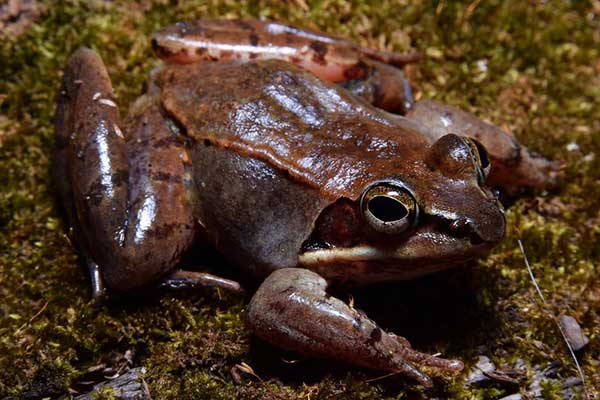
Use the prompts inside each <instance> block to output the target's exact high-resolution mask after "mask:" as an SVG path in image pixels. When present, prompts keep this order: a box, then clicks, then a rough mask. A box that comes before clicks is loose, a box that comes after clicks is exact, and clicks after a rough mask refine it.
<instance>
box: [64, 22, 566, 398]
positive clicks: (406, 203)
mask: <svg viewBox="0 0 600 400" xmlns="http://www.w3.org/2000/svg"><path fill="white" fill-rule="evenodd" d="M151 43H152V46H153V48H154V52H155V54H156V55H158V57H159V58H160V59H162V60H163V62H162V64H160V65H159V66H157V67H155V68H154V69H152V70H151V72H150V74H149V78H148V81H147V83H146V84H145V89H144V91H143V93H142V95H141V96H140V97H139V98H138V99H137V100H135V101H134V102H133V103H132V104H131V106H130V107H129V111H128V114H127V116H126V117H125V118H124V119H121V117H120V114H119V108H118V105H117V99H116V96H115V93H114V91H113V87H112V83H111V80H110V77H109V75H108V72H107V69H106V66H105V65H104V63H103V61H102V59H101V58H100V56H99V55H98V54H97V53H96V52H95V51H93V50H91V49H88V48H80V49H78V50H77V51H75V52H74V53H73V54H72V55H71V56H70V58H69V60H68V62H67V66H66V69H65V72H64V75H63V80H62V86H61V88H60V91H59V94H58V97H57V106H56V117H55V137H56V145H55V162H54V173H55V179H56V186H57V192H58V195H59V197H60V201H61V203H62V205H63V206H64V209H65V211H66V217H67V220H68V226H69V236H70V237H71V238H72V241H73V243H74V244H75V246H76V247H77V249H78V251H79V253H80V254H81V257H82V259H83V260H84V262H85V264H86V265H87V268H88V270H89V274H90V278H91V282H92V291H93V295H94V297H95V298H101V297H102V296H104V295H105V293H106V291H107V290H110V291H114V292H121V293H134V292H136V291H137V290H140V289H143V288H151V287H162V288H175V289H176V288H184V287H185V288H190V287H191V288H201V287H209V286H216V287H218V288H220V289H223V290H227V291H230V292H232V293H237V294H240V295H245V294H246V292H245V288H244V287H243V286H242V285H241V284H240V283H239V282H237V281H234V280H231V279H226V278H223V277H220V276H217V275H213V274H209V273H206V272H200V271H195V270H189V269H188V270H186V269H185V268H184V266H183V265H181V261H182V258H183V257H184V255H185V254H186V253H188V252H189V251H191V250H192V249H206V248H209V247H210V248H213V249H216V251H218V252H219V253H220V254H222V255H223V256H224V257H225V259H227V260H228V261H229V262H230V263H231V264H232V265H234V266H236V267H238V268H239V269H240V270H241V271H244V272H245V273H247V274H249V275H251V276H253V277H254V278H255V279H256V280H257V281H258V282H261V283H260V285H259V286H258V289H256V291H255V292H254V293H253V294H252V295H251V298H250V301H249V304H248V307H247V310H246V320H247V325H248V327H249V329H250V330H251V331H252V332H253V333H254V334H255V335H256V336H257V337H259V338H261V339H263V340H264V341H267V342H269V343H271V344H273V345H275V346H278V347H280V348H282V349H285V350H289V351H293V352H296V353H299V354H302V355H305V356H308V357H319V358H330V359H335V360H339V361H342V362H346V363H350V364H354V365H356V366H359V367H364V368H369V369H374V370H380V371H390V372H400V373H403V374H404V375H405V376H407V377H408V378H411V379H414V380H415V381H416V382H417V383H419V384H421V385H423V386H425V387H430V386H432V385H433V380H432V378H431V377H430V376H429V374H428V373H425V372H424V371H423V369H424V368H425V369H427V370H428V371H437V372H439V373H452V374H457V373H459V372H460V371H461V370H462V369H463V368H464V364H463V362H462V361H461V360H457V359H446V358H442V357H440V356H439V355H430V354H427V353H424V352H420V351H418V350H416V349H414V348H413V347H412V346H411V344H410V343H409V341H408V340H407V339H406V338H404V337H402V336H399V335H396V334H395V333H393V332H388V331H386V330H384V329H383V328H381V327H380V326H379V325H378V324H377V323H376V322H375V321H373V320H372V319H371V318H369V316H368V315H366V314H365V313H364V312H362V311H360V310H358V309H355V308H354V307H353V305H352V304H348V303H346V302H344V301H343V300H341V299H340V298H339V297H336V293H335V288H336V287H355V286H361V285H368V284H373V283H378V282H390V281H399V280H408V279H414V278H418V277H421V276H424V275H427V274H431V273H433V272H436V271H440V270H444V269H448V268H452V267H454V266H457V265H463V264H464V263H465V262H466V261H467V260H470V259H474V258H478V257H482V256H485V255H486V254H488V253H489V252H490V251H491V249H492V248H493V247H494V246H496V245H497V244H498V243H499V242H500V241H501V240H502V238H503V237H504V234H505V229H506V218H505V210H504V207H503V205H502V203H501V201H500V200H499V192H498V189H501V190H503V191H505V192H508V193H512V194H518V193H520V192H521V191H523V190H528V189H540V188H550V187H554V186H556V184H557V182H558V181H559V178H560V166H559V165H558V164H557V163H556V162H555V161H549V160H547V159H545V158H543V157H542V156H540V155H538V154H536V153H534V152H531V151H529V150H528V149H527V148H526V147H525V146H523V145H521V144H520V143H519V142H518V141H517V140H516V139H515V137H514V136H513V135H511V134H509V133H507V132H505V131H504V130H502V129H500V128H498V127H496V126H493V125H491V124H489V123H487V122H484V121H483V120H482V119H480V118H478V117H477V116H475V115H474V114H471V113H468V112H466V111H464V110H461V109H459V108H457V107H453V106H450V105H446V104H443V103H441V102H438V101H435V100H429V99H422V100H418V101H416V100H415V99H414V97H413V95H412V90H411V83H410V82H409V80H408V78H407V77H406V75H405V73H404V66H405V65H407V64H410V63H415V62H419V60H420V59H421V58H422V55H421V54H420V53H419V52H406V53H396V52H388V51H382V50H374V49H370V48H365V47H362V46H359V45H357V44H355V43H353V42H351V41H349V40H346V39H342V38H337V37H334V36H330V35H326V34H323V33H319V32H315V31H311V30H306V29H300V28H296V27H293V26H290V25H285V24H281V23H277V22H272V21H266V20H261V19H245V20H239V19H202V20H196V21H189V22H179V23H176V24H174V25H172V26H168V27H166V28H163V29H161V30H159V31H158V32H156V33H154V34H153V36H152V38H151Z"/></svg>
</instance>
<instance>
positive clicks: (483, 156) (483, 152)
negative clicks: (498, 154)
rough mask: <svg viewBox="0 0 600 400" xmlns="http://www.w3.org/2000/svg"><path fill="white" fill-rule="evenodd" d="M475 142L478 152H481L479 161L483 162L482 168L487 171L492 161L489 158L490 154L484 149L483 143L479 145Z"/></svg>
mask: <svg viewBox="0 0 600 400" xmlns="http://www.w3.org/2000/svg"><path fill="white" fill-rule="evenodd" d="M473 142H475V146H476V147H477V151H478V152H479V160H480V161H481V168H483V169H486V168H487V167H488V166H489V165H490V159H489V158H488V153H487V151H486V150H485V147H483V145H482V144H481V143H479V142H478V141H476V140H473Z"/></svg>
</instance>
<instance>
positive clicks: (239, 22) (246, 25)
mask: <svg viewBox="0 0 600 400" xmlns="http://www.w3.org/2000/svg"><path fill="white" fill-rule="evenodd" d="M235 24H236V25H237V26H239V27H240V28H242V29H243V30H245V31H254V27H253V26H252V25H250V24H249V23H247V22H246V21H243V20H241V19H238V20H236V21H235Z"/></svg>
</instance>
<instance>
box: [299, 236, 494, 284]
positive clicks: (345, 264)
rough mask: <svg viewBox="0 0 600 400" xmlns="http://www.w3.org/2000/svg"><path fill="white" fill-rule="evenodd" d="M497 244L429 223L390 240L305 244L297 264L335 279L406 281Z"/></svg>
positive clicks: (483, 251) (470, 257)
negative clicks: (347, 243) (321, 244)
mask: <svg viewBox="0 0 600 400" xmlns="http://www.w3.org/2000/svg"><path fill="white" fill-rule="evenodd" d="M496 244H497V242H484V241H478V240H473V238H472V237H470V236H458V235H452V234H450V233H448V232H446V231H444V230H440V226H439V225H438V224H428V225H424V226H421V227H419V228H417V229H415V230H413V231H412V232H411V233H410V235H407V236H405V237H404V238H399V240H397V241H394V242H392V243H390V242H387V243H382V244H371V243H361V244H356V245H352V246H329V247H327V246H320V247H319V246H313V247H312V248H311V247H307V248H305V251H304V252H302V253H301V254H300V256H299V263H300V264H301V265H302V266H304V267H305V268H309V269H311V270H315V271H318V272H319V273H320V274H322V275H323V276H324V277H326V278H330V279H335V280H340V279H342V280H350V281H355V282H357V283H372V282H378V281H386V280H405V279H412V278H415V277H418V276H422V275H426V274H429V273H432V272H435V271H439V270H442V269H446V268H449V267H452V266H454V265H456V264H460V263H464V262H465V261H467V260H469V259H472V258H476V257H479V256H483V255H485V254H487V253H488V252H489V251H490V250H491V249H492V248H493V247H494V246H495V245H496Z"/></svg>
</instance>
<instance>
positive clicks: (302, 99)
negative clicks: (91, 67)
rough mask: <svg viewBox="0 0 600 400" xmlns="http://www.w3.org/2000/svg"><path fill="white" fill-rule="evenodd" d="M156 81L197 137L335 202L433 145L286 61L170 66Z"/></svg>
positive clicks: (407, 125)
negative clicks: (231, 151)
mask: <svg viewBox="0 0 600 400" xmlns="http://www.w3.org/2000/svg"><path fill="white" fill-rule="evenodd" d="M155 83H156V84H157V85H158V86H159V87H160V89H161V99H162V102H163V107H164V109H165V110H166V112H167V113H168V114H169V115H170V117H171V118H173V119H174V120H175V121H177V122H178V123H179V124H180V125H181V126H182V127H184V128H185V130H186V132H187V134H188V135H189V136H190V137H192V138H194V139H195V140H196V141H198V142H201V143H205V144H207V145H215V146H217V147H221V148H227V149H230V150H233V151H235V152H237V153H238V154H241V155H243V156H248V157H250V158H255V159H260V160H263V161H265V162H266V163H268V164H269V165H270V166H272V167H273V168H275V169H277V170H279V171H282V172H284V173H285V174H289V175H290V176H292V177H294V178H295V179H296V180H297V181H300V182H302V183H304V184H308V185H309V186H311V187H313V188H316V189H318V190H319V191H320V193H321V194H322V195H323V196H325V197H328V198H330V199H335V198H339V197H340V196H345V197H349V198H356V197H357V196H358V195H359V193H360V191H361V190H362V188H363V186H364V185H365V183H366V182H369V181H372V180H374V179H377V178H379V177H378V176H376V175H377V174H379V173H385V171H398V170H401V169H403V165H407V164H409V163H407V160H408V159H411V158H412V157H413V155H415V154H416V153H419V152H420V151H422V150H423V147H425V146H426V144H427V139H426V138H425V137H424V136H422V135H421V133H419V132H418V130H417V128H415V127H413V126H411V122H410V121H408V120H405V119H402V118H401V117H396V116H389V115H388V114H386V113H384V112H381V111H379V110H378V109H375V108H373V107H371V106H370V105H368V104H365V103H363V102H362V101H360V100H358V99H357V98H355V97H353V96H352V95H351V94H349V93H347V92H346V91H345V90H344V89H342V88H339V87H337V86H335V85H333V84H328V83H325V82H322V81H320V80H319V79H318V78H316V77H315V76H313V75H311V74H310V73H308V72H305V71H304V70H302V69H301V68H299V67H295V66H293V65H290V64H287V63H284V62H280V61H256V62H249V63H245V64H236V63H229V64H220V63H205V64H196V65H183V66H182V65H167V66H165V67H164V68H163V69H162V70H161V72H160V73H159V74H157V79H156V82H155Z"/></svg>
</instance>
